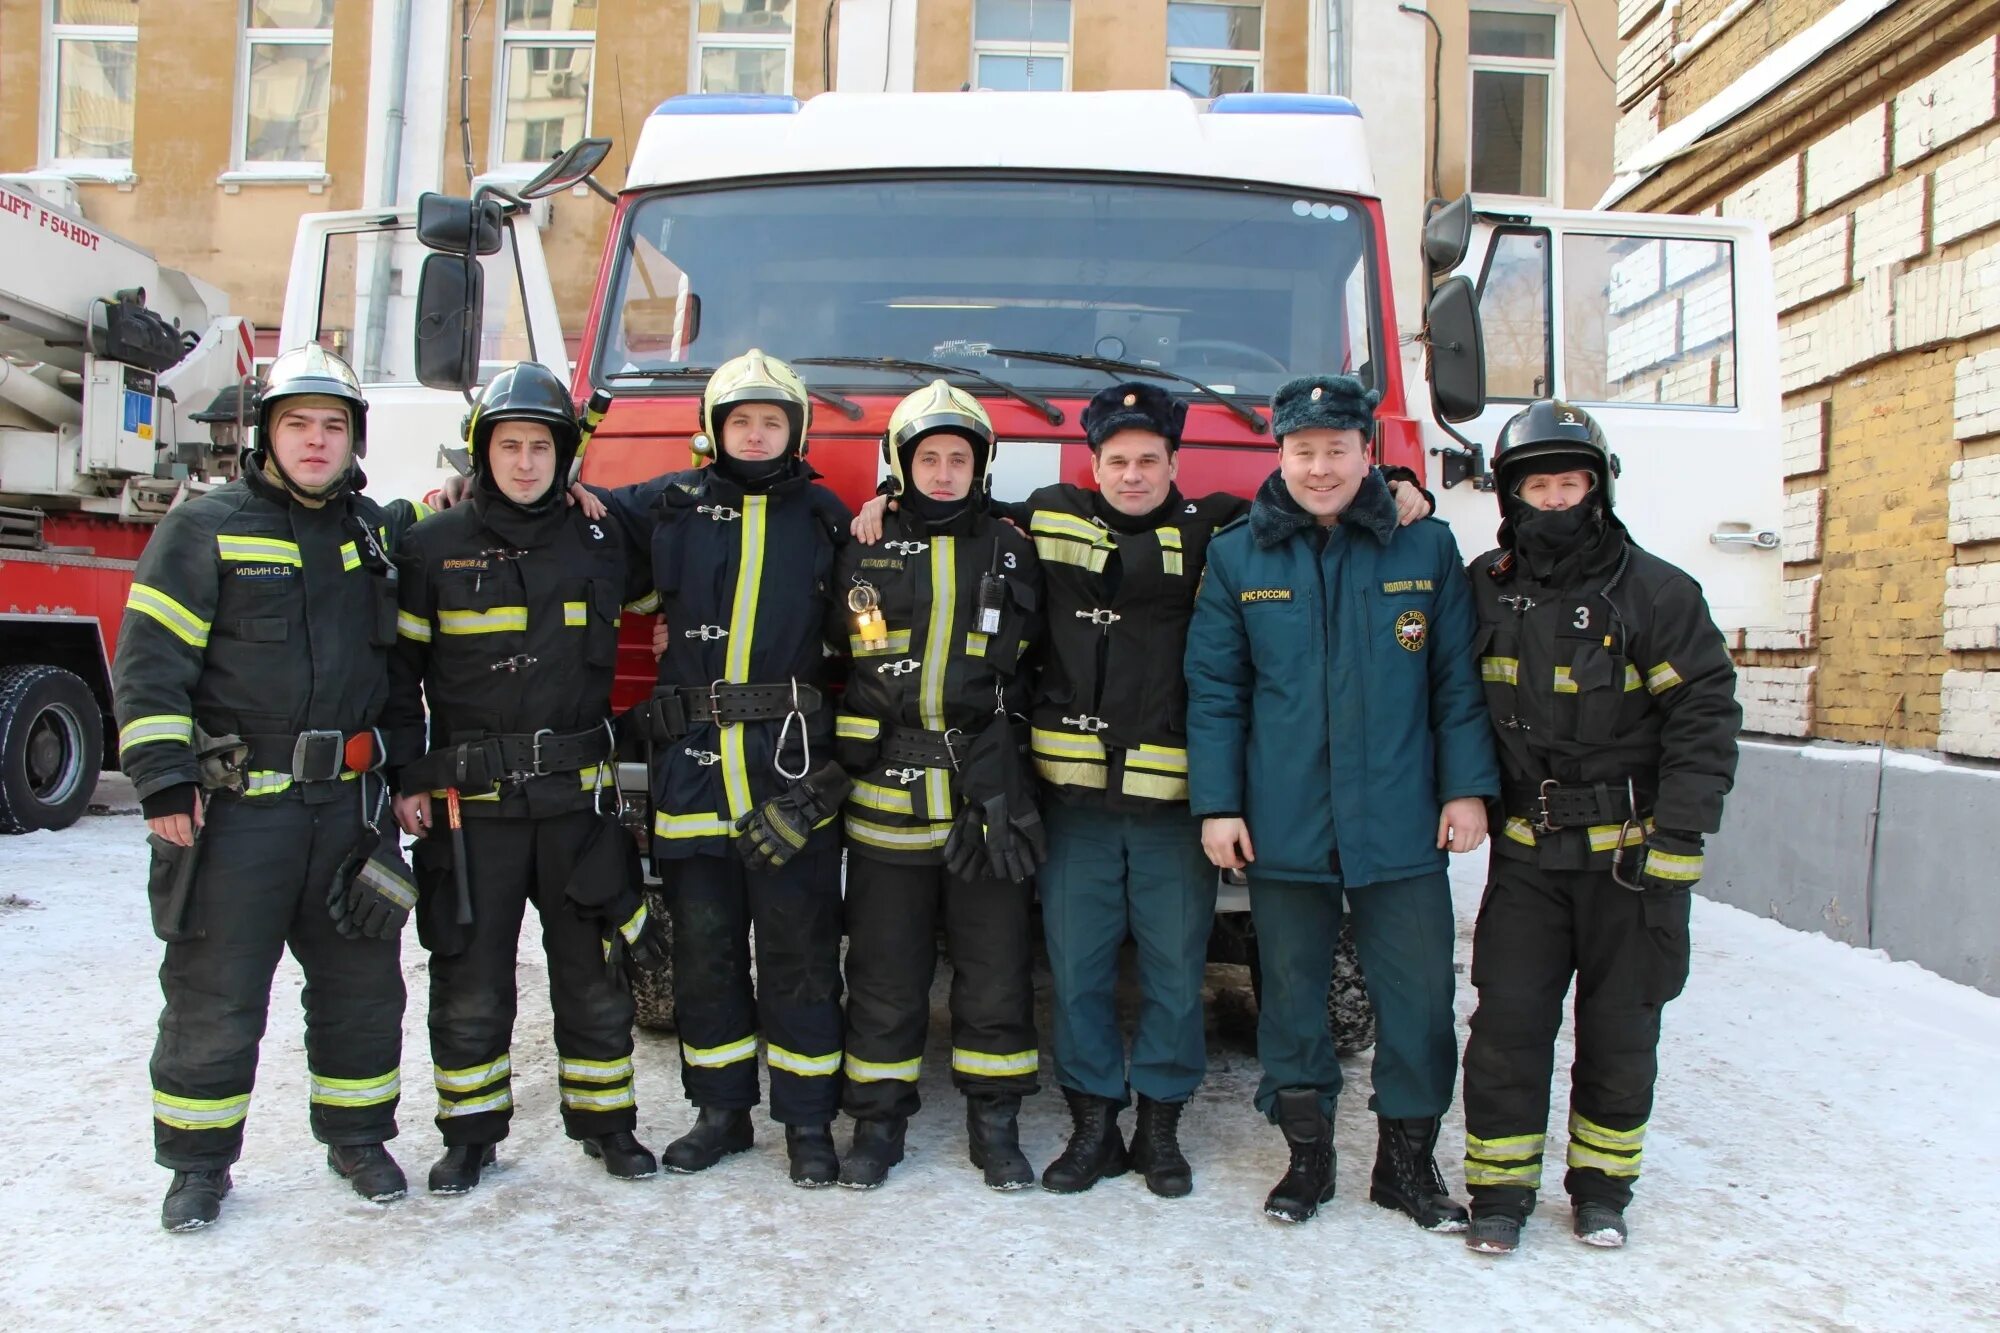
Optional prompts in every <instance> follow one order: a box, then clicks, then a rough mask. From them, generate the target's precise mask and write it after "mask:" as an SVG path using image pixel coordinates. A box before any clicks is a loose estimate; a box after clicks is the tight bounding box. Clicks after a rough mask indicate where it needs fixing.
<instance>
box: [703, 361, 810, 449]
mask: <svg viewBox="0 0 2000 1333" xmlns="http://www.w3.org/2000/svg"><path fill="white" fill-rule="evenodd" d="M742 403H772V404H774V405H776V406H778V407H780V408H783V409H784V413H785V416H786V417H787V418H789V419H790V421H791V423H792V438H791V442H790V444H789V446H788V452H789V454H790V455H791V456H796V457H800V458H803V457H804V456H805V452H806V428H807V427H808V426H809V425H811V424H812V399H811V398H810V397H809V396H808V395H807V393H806V384H805V381H804V380H802V379H800V378H799V373H798V372H797V371H796V370H793V369H792V368H791V367H790V366H788V365H786V364H785V363H784V362H782V361H780V360H779V359H778V358H777V357H775V356H770V355H767V354H766V353H764V352H762V351H760V350H759V349H757V348H755V347H753V348H751V349H750V350H749V351H747V352H745V353H744V354H743V355H742V356H738V357H732V358H731V359H730V360H727V361H725V362H723V363H722V364H721V365H720V366H717V367H716V369H715V373H714V374H713V375H710V376H709V377H708V387H707V388H706V389H703V390H702V393H701V429H702V433H703V435H704V436H706V437H707V438H706V440H705V441H697V442H696V445H695V452H696V453H697V454H698V455H701V456H702V457H704V458H712V457H714V455H715V451H716V450H718V449H720V448H721V447H722V423H723V422H724V421H726V420H728V418H729V409H730V408H732V407H735V406H737V405H739V404H742ZM703 443H705V444H706V445H707V448H705V449H704V448H703V447H702V444H703Z"/></svg>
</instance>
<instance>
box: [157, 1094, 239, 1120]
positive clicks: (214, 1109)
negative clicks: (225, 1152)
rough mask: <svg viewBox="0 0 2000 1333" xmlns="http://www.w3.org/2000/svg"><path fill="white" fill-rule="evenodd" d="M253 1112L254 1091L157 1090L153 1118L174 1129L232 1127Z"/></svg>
mask: <svg viewBox="0 0 2000 1333" xmlns="http://www.w3.org/2000/svg"><path fill="white" fill-rule="evenodd" d="M248 1114H250V1094H249V1093H247V1092H246V1093H243V1094H241V1095H239V1096H235V1097H177V1096H175V1095H174V1094H173V1093H171V1092H161V1091H160V1090H159V1089H158V1088H155V1089H154V1090H153V1119H155V1120H157V1121H159V1122H160V1123H161V1124H163V1125H166V1126H169V1127H170V1128H173V1129H228V1128H230V1127H231V1126H232V1125H238V1124H241V1123H242V1122H243V1117H244V1116H246V1115H248Z"/></svg>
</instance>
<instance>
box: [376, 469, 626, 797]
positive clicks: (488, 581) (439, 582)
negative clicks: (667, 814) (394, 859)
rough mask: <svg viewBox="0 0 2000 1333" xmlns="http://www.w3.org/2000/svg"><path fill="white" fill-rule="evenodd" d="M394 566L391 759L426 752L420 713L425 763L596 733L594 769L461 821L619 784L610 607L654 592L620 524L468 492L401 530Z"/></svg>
mask: <svg viewBox="0 0 2000 1333" xmlns="http://www.w3.org/2000/svg"><path fill="white" fill-rule="evenodd" d="M396 563H397V567H398V569H399V571H400V573H401V578H400V584H401V593H400V598H399V603H400V605H399V611H398V615H397V646H396V652H395V654H394V656H393V658H392V660H391V663H390V697H389V705H388V709H387V711H386V712H385V713H384V726H385V727H386V728H387V729H388V731H389V734H390V741H391V748H392V749H393V750H394V751H395V752H396V753H397V754H399V755H402V756H404V757H405V762H407V758H408V757H410V756H414V755H418V754H422V753H423V751H424V713H425V705H426V704H427V703H428V705H429V711H430V749H431V750H432V751H433V752H436V751H441V750H447V749H452V748H455V747H457V746H460V745H464V744H467V743H468V742H476V741H480V740H484V739H486V738H488V737H492V736H502V735H518V736H528V735H532V734H534V733H536V732H549V733H553V734H555V735H564V734H576V733H579V732H584V731H588V730H591V729H593V728H595V729H597V730H598V731H599V732H600V734H601V735H602V737H603V739H604V741H605V758H604V761H600V762H598V763H593V764H590V765H588V766H585V767H581V768H579V767H577V766H575V765H573V764H572V765H570V766H568V768H567V771H560V772H552V773H547V774H544V775H541V776H536V777H530V778H528V779H526V780H525V781H515V782H502V783H499V784H497V785H495V786H487V787H484V788H464V789H461V790H460V792H459V795H460V796H461V797H462V798H463V799H464V802H465V804H464V810H465V812H466V814H467V815H468V816H471V815H506V816H520V815H532V816H537V817H539V816H543V815H551V814H559V813H561V812H563V811H566V810H576V809H583V808H588V807H590V806H591V805H592V804H593V803H594V802H597V801H599V800H601V799H602V796H601V791H602V789H606V788H614V787H615V785H616V774H615V771H614V770H613V769H612V768H611V767H610V764H609V762H608V761H609V758H610V748H611V746H610V733H609V732H608V731H605V730H604V728H605V725H606V723H607V721H608V720H609V718H610V713H611V683H612V678H613V676H614V674H615V671H616V667H617V661H618V623H619V615H620V609H621V606H622V604H623V603H624V602H625V601H627V600H629V599H631V598H636V597H640V596H643V595H644V594H645V593H646V591H647V590H648V588H649V586H650V584H651V580H650V579H649V578H647V577H645V575H644V572H643V571H639V570H634V569H633V568H632V566H631V562H630V561H629V560H628V558H627V555H626V549H625V543H624V540H623V537H622V534H621V532H620V530H619V529H618V528H617V526H616V525H614V524H612V523H611V522H610V521H609V519H608V517H607V519H606V520H605V521H602V522H598V521H593V520H591V519H590V518H587V517H586V516H585V515H584V513H583V511H582V510H581V509H577V508H573V507H571V506H569V505H567V504H563V503H558V504H556V505H555V506H554V507H553V508H552V509H550V510H549V511H548V512H547V513H543V514H534V515H530V514H524V513H522V512H521V511H520V510H518V509H515V508H513V507H512V506H510V505H508V504H506V503H505V502H504V501H503V500H501V499H499V498H498V497H497V496H494V495H492V494H491V493H489V492H487V491H485V490H483V489H482V488H480V487H478V486H475V487H474V488H473V490H472V492H471V493H470V494H469V496H468V497H467V499H466V501H465V503H463V504H460V505H457V506H455V507H453V508H451V509H449V510H446V511H445V512H444V513H441V514H438V515H437V516H436V517H434V518H429V519H426V520H424V521H423V522H421V523H419V524H417V525H416V527H414V528H413V529H411V530H410V533H409V534H408V536H407V537H405V538H404V540H403V543H402V545H401V546H400V548H399V549H398V551H397V561H396ZM628 584H632V585H636V586H632V587H628ZM433 794H435V795H443V789H442V788H437V789H435V790H434V792H433ZM612 799H613V800H614V802H615V799H616V794H615V791H614V792H613V793H612Z"/></svg>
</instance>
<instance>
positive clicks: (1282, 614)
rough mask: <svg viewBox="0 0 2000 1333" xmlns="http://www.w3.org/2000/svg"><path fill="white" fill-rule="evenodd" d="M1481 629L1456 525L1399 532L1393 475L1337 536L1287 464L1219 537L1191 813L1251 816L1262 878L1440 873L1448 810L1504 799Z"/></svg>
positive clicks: (1194, 672) (1368, 491) (1194, 692)
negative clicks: (1305, 507) (1451, 805)
mask: <svg viewBox="0 0 2000 1333" xmlns="http://www.w3.org/2000/svg"><path fill="white" fill-rule="evenodd" d="M1322 534H1323V535H1322ZM1476 626H1477V618H1476V616H1475V614H1474V611H1473V607H1472V596H1471V592H1470V589H1469V587H1468V585H1467V581H1466V575H1465V569H1464V565H1463V562H1462V559H1461V557H1460V556H1459V553H1458V547H1457V544H1456V543H1455V542H1454V541H1453V540H1452V535H1451V529H1450V528H1448V527H1446V526H1445V525H1444V524H1443V523H1441V522H1438V521H1437V520H1436V519H1424V520H1422V521H1420V522H1417V523H1414V524H1412V525H1410V526H1409V527H1399V526H1397V522H1396V506H1395V501H1394V500H1393V499H1392V498H1391V496H1390V493H1389V489H1388V486H1387V484H1386V483H1385V482H1384V481H1383V479H1382V476H1381V473H1380V472H1379V471H1376V472H1371V473H1370V474H1369V476H1368V477H1367V478H1366V479H1364V480H1363V482H1362V484H1361V489H1360V491H1359V493H1358V494H1357V495H1356V496H1355V499H1354V502H1353V503H1352V504H1351V505H1350V506H1349V507H1348V509H1347V511H1346V512H1345V513H1343V514H1342V515H1341V516H1340V521H1339V522H1338V523H1336V524H1335V525H1333V526H1332V527H1330V528H1324V529H1321V528H1319V526H1318V525H1317V524H1316V523H1315V522H1314V520H1313V519H1312V517H1311V516H1310V515H1308V514H1306V513H1304V512H1303V511H1301V510H1300V509H1299V508H1298V506H1297V505H1296V503H1294V502H1293V501H1292V500H1291V496H1290V493H1289V492H1288V491H1286V489H1285V483H1284V480H1283V478H1282V477H1281V476H1280V475H1279V474H1277V473H1275V472H1274V473H1273V474H1272V475H1271V476H1270V477H1269V478H1267V479H1266V480H1265V482H1264V484H1263V486H1262V487H1260V488H1259V490H1258V493H1257V499H1256V502H1255V503H1254V504H1253V505H1252V507H1251V512H1250V515H1249V517H1248V518H1247V519H1246V520H1244V521H1242V522H1238V523H1234V524H1231V525H1230V526H1229V527H1227V528H1224V529H1223V530H1222V531H1221V532H1219V533H1217V534H1216V535H1215V539H1214V540H1213V541H1212V542H1210V543H1209V548H1208V572H1207V574H1206V576H1205V577H1204V579H1203V581H1202V587H1201V594H1200V599H1199V601H1198V603H1197V605H1196V607H1195V614H1194V621H1193V624H1192V625H1191V626H1190V627H1189V630H1188V643H1187V681H1188V722H1187V727H1188V759H1189V797H1188V799H1189V805H1190V807H1191V808H1192V810H1193V812H1194V813H1195V814H1196V815H1198V816H1204V817H1205V816H1222V815H1240V816H1242V817H1243V818H1244V819H1245V820H1247V821H1248V823H1249V826H1250V836H1251V839H1252V841H1253V843H1254V845H1255V849H1256V862H1255V864H1254V865H1253V867H1252V873H1253V874H1254V875H1256V876H1258V877H1259V878H1266V879H1283V880H1308V881H1320V882H1326V881H1329V880H1330V881H1333V882H1336V883H1344V884H1349V885H1366V884H1375V883H1380V882H1383V881H1388V880H1397V879H1408V878H1412V877H1414V876H1417V875H1423V874H1428V873H1432V872H1435V871H1439V870H1443V869H1444V867H1445V853H1444V852H1442V851H1440V850H1439V849H1438V848H1437V845H1436V844H1437V825H1438V812H1439V809H1440V807H1442V806H1443V804H1444V803H1445V802H1446V801H1450V800H1454V799H1456V798H1458V797H1462V796H1477V797H1484V798H1489V799H1490V798H1493V797H1496V796H1498V795H1499V792H1500V773H1499V768H1498V766H1497V764H1496V763H1495V761H1494V755H1493V738H1492V732H1491V727H1490V725H1489V723H1488V721H1487V716H1486V709H1485V706H1484V700H1483V699H1482V698H1481V696H1480V691H1479V668H1478V666H1477V664H1476V662H1475V661H1474V652H1473V639H1474V633H1475V629H1476Z"/></svg>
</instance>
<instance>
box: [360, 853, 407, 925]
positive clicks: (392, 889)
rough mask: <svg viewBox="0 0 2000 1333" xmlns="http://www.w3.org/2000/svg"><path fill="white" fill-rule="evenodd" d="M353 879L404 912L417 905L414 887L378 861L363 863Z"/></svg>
mask: <svg viewBox="0 0 2000 1333" xmlns="http://www.w3.org/2000/svg"><path fill="white" fill-rule="evenodd" d="M355 878H356V879H357V880H359V881H361V882H362V883H363V884H366V885H367V886H368V887H369V888H371V889H373V890H375V892H377V893H379V894H381V895H382V896H383V897H384V898H387V899H388V900H389V901H390V902H392V903H394V904H396V906H398V907H400V908H402V909H403V910H404V911H406V912H407V911H409V910H410V909H411V908H412V907H415V906H416V905H417V890H416V886H415V885H413V884H411V883H410V881H408V880H406V879H404V878H403V877H402V876H401V875H398V874H397V873H396V872H395V871H393V870H391V869H390V868H389V867H388V866H385V865H383V864H382V863H381V862H380V861H374V860H369V861H364V862H362V863H361V871H360V873H359V874H357V875H355Z"/></svg>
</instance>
